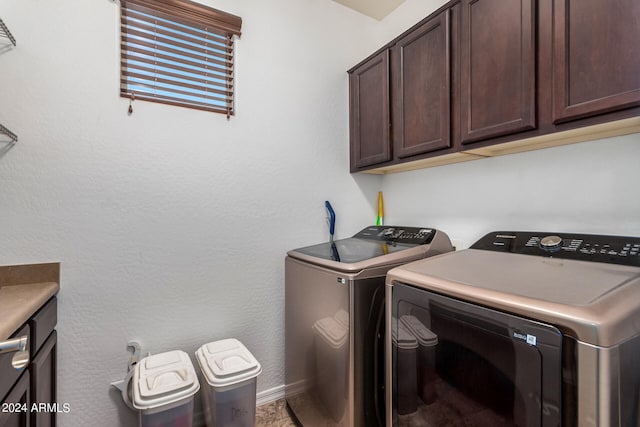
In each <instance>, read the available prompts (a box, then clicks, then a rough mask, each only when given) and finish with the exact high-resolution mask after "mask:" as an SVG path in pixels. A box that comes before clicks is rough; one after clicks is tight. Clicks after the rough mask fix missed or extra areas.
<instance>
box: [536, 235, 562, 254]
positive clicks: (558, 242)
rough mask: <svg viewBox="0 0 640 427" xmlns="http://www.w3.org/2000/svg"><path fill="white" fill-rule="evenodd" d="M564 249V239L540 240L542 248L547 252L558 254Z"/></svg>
mask: <svg viewBox="0 0 640 427" xmlns="http://www.w3.org/2000/svg"><path fill="white" fill-rule="evenodd" d="M560 247H562V237H560V236H545V237H543V238H542V240H540V248H541V249H543V250H545V251H547V252H556V251H558V250H559V249H560Z"/></svg>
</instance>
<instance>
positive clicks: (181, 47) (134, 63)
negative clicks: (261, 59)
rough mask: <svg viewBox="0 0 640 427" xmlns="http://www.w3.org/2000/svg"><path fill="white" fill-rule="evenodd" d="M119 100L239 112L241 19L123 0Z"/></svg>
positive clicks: (199, 8) (173, 3)
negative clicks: (236, 68) (236, 72)
mask: <svg viewBox="0 0 640 427" xmlns="http://www.w3.org/2000/svg"><path fill="white" fill-rule="evenodd" d="M120 12H121V15H120V22H121V27H120V28H121V60H120V61H121V62H120V96H123V97H126V98H131V99H136V100H145V101H153V102H161V103H164V104H170V105H177V106H182V107H189V108H197V109H201V110H207V111H214V112H217V113H223V114H226V115H227V117H228V116H230V115H232V114H233V113H234V108H233V107H234V100H233V93H234V79H233V77H234V76H233V54H234V52H233V38H234V37H235V36H240V29H241V26H242V19H241V18H240V17H238V16H235V15H231V14H229V13H226V12H222V11H219V10H216V9H213V8H210V7H207V6H204V5H202V4H199V3H195V2H192V1H188V0H121V9H120Z"/></svg>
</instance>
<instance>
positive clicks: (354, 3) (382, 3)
mask: <svg viewBox="0 0 640 427" xmlns="http://www.w3.org/2000/svg"><path fill="white" fill-rule="evenodd" d="M333 1H335V2H336V3H340V4H342V5H344V6H347V7H349V8H351V9H353V10H357V11H358V12H360V13H363V14H365V15H367V16H370V17H372V18H375V19H377V20H378V21H379V20H381V19H383V18H384V17H385V16H387V15H388V14H390V13H391V12H392V11H393V10H394V9H395V8H396V7H398V6H399V5H400V4H402V3H403V2H404V0H333Z"/></svg>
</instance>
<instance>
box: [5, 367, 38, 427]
mask: <svg viewBox="0 0 640 427" xmlns="http://www.w3.org/2000/svg"><path fill="white" fill-rule="evenodd" d="M29 388H30V384H29V372H28V371H25V372H23V373H22V375H21V376H20V379H19V380H18V381H17V382H16V383H15V385H14V386H13V388H12V389H11V391H10V392H9V394H8V395H7V396H6V397H5V398H4V399H3V400H2V407H1V408H0V427H33V424H29V410H30V405H31V402H30V400H29Z"/></svg>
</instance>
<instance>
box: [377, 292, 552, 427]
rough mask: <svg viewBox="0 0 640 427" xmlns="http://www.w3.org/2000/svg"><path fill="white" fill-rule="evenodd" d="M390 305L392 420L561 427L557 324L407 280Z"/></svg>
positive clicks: (401, 423) (396, 422)
mask: <svg viewBox="0 0 640 427" xmlns="http://www.w3.org/2000/svg"><path fill="white" fill-rule="evenodd" d="M392 304H393V306H392V319H391V325H392V326H391V336H390V337H389V338H388V339H387V345H391V346H392V347H391V348H392V375H393V377H392V414H393V421H394V422H393V424H394V425H397V426H413V425H433V426H440V425H461V426H462V425H474V426H486V427H496V426H522V427H525V426H526V427H529V426H551V425H553V426H557V425H560V420H561V414H560V407H561V405H560V390H561V372H560V367H561V347H562V334H561V333H560V331H559V330H558V329H556V328H555V327H553V326H549V325H545V324H542V323H538V322H534V321H530V320H528V319H523V318H520V317H516V316H513V315H509V314H506V313H502V312H498V311H495V310H491V309H488V308H485V307H480V306H477V305H473V304H469V303H466V302H462V301H459V300H455V299H451V298H448V297H444V296H441V295H437V294H433V293H430V292H428V291H425V290H422V289H418V288H414V287H411V286H405V285H395V286H394V287H393V301H392Z"/></svg>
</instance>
